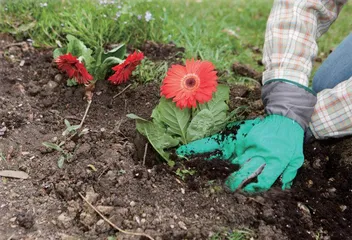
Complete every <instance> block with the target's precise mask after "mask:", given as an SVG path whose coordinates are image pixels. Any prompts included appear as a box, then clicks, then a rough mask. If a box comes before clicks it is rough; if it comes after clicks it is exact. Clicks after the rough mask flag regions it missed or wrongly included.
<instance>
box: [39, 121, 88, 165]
mask: <svg viewBox="0 0 352 240" xmlns="http://www.w3.org/2000/svg"><path fill="white" fill-rule="evenodd" d="M64 123H65V126H66V129H65V131H63V132H62V137H63V139H62V140H61V141H58V142H59V143H56V142H55V143H54V142H43V143H42V145H43V146H45V147H47V148H50V149H53V150H55V151H57V152H59V157H58V160H57V166H58V167H59V168H62V167H63V165H64V162H65V161H67V160H69V159H70V158H72V157H73V154H74V153H72V152H69V151H67V150H66V149H64V148H63V147H62V146H64V145H65V143H66V142H68V141H69V140H71V139H72V138H73V137H74V136H76V135H78V137H80V136H82V135H84V134H87V133H88V129H87V128H84V129H82V130H81V131H79V132H78V130H79V129H80V128H81V127H82V126H81V125H71V123H70V122H69V121H68V120H67V119H65V120H64Z"/></svg>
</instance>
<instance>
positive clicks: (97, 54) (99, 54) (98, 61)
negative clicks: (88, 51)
mask: <svg viewBox="0 0 352 240" xmlns="http://www.w3.org/2000/svg"><path fill="white" fill-rule="evenodd" d="M103 54H104V48H102V47H97V48H96V49H95V51H94V59H95V67H96V68H97V67H99V66H100V64H101V62H102V61H101V59H102V57H103Z"/></svg>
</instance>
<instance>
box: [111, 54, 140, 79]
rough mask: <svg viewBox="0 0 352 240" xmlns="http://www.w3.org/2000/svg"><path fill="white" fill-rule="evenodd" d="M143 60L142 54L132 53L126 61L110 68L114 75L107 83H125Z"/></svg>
mask: <svg viewBox="0 0 352 240" xmlns="http://www.w3.org/2000/svg"><path fill="white" fill-rule="evenodd" d="M143 58H144V54H143V53H142V52H137V51H136V52H134V53H132V54H130V55H128V57H127V58H126V60H125V61H124V62H123V63H121V64H119V65H116V66H115V67H113V68H112V70H114V71H115V73H114V74H113V75H112V76H110V77H109V79H108V80H109V81H110V82H111V83H112V84H120V83H124V82H126V81H127V80H128V79H129V78H130V76H131V74H132V72H133V71H134V70H135V69H136V67H137V66H138V65H139V64H140V63H141V61H142V59H143Z"/></svg>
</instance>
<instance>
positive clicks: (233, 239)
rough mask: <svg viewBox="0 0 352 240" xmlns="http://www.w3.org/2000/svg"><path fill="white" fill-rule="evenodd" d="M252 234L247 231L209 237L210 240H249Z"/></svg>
mask: <svg viewBox="0 0 352 240" xmlns="http://www.w3.org/2000/svg"><path fill="white" fill-rule="evenodd" d="M251 235H253V233H252V232H251V231H249V230H234V231H226V230H224V231H222V232H218V233H216V234H214V235H212V236H211V237H210V240H247V239H248V240H249V239H250V237H251Z"/></svg>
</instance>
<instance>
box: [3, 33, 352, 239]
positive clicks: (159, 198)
mask: <svg viewBox="0 0 352 240" xmlns="http://www.w3.org/2000/svg"><path fill="white" fill-rule="evenodd" d="M0 41H1V42H0V43H1V44H0V76H1V77H0V85H1V88H0V130H1V133H2V134H1V136H0V159H1V161H0V169H1V170H3V169H12V170H22V171H25V172H27V173H28V174H29V175H30V178H29V179H26V180H18V179H9V178H2V179H1V180H2V181H1V182H0V195H1V196H2V197H1V199H0V232H1V236H2V237H3V238H4V239H10V237H12V239H27V238H30V239H32V238H33V239H34V238H36V239H52V238H55V239H88V240H89V239H105V238H107V237H108V236H117V238H118V239H140V238H139V237H135V238H134V237H126V235H124V234H122V233H119V232H118V231H116V229H113V228H112V227H111V226H110V225H108V224H107V223H106V222H105V221H104V220H102V219H100V217H99V216H98V215H97V214H96V213H95V212H94V211H92V209H90V208H89V206H87V205H86V204H85V203H84V202H83V201H82V199H81V198H80V196H79V194H78V193H82V194H83V195H84V196H85V198H87V199H88V201H89V202H90V203H92V204H93V205H94V206H96V207H97V208H98V209H99V211H101V212H102V213H103V214H104V215H105V216H107V217H108V218H109V219H110V220H111V221H112V222H113V223H114V224H116V225H117V226H120V227H122V228H124V229H126V230H129V231H135V232H145V233H147V234H149V235H151V236H153V237H154V238H155V239H159V240H160V239H209V238H210V236H212V235H214V234H215V233H222V232H229V231H233V230H236V229H250V230H251V231H250V234H249V235H248V236H249V237H253V238H255V239H280V240H281V239H316V237H317V235H319V236H321V237H324V238H325V239H351V236H352V231H351V221H352V219H351V216H352V212H351V208H352V205H351V197H352V196H351V193H352V192H351V186H352V182H351V181H352V180H351V174H348V173H349V172H350V170H351V156H352V154H351V150H350V149H352V148H351V143H352V141H351V139H344V140H339V141H335V142H324V143H315V144H314V145H311V146H307V148H306V158H307V161H306V163H305V165H304V167H303V168H302V169H301V170H300V172H299V174H298V176H297V178H296V180H295V183H294V185H293V187H292V189H291V190H287V191H282V190H281V189H280V188H279V187H274V188H273V189H271V190H270V191H269V192H267V193H264V194H257V195H252V196H248V195H246V194H242V193H237V192H236V193H229V192H227V191H224V189H223V187H222V186H223V182H224V178H226V175H228V174H230V173H231V172H233V171H236V168H235V167H234V166H232V165H228V163H226V162H223V161H205V160H203V159H202V158H200V159H196V160H195V161H193V162H192V161H191V162H183V164H184V165H185V166H186V168H188V169H191V170H192V169H194V170H196V173H195V174H194V175H191V176H190V177H189V178H185V180H184V181H183V180H182V179H181V178H180V177H179V176H178V175H176V174H175V171H176V170H177V169H170V168H169V167H168V166H166V165H165V164H162V163H160V161H158V160H157V159H156V156H155V155H152V151H151V149H150V148H148V154H147V156H146V157H145V160H146V161H145V162H143V155H142V157H138V155H140V154H138V151H137V150H136V145H135V144H134V141H135V140H134V139H136V131H135V125H134V124H135V123H134V121H132V120H129V119H127V118H126V114H127V113H131V112H133V113H136V114H138V115H139V116H142V117H145V118H148V117H149V116H150V114H151V111H152V109H153V108H154V106H155V105H156V104H157V102H158V100H159V86H158V85H157V84H156V83H150V84H148V85H143V86H138V87H135V88H129V89H128V90H127V91H125V92H124V93H123V94H121V95H120V96H119V97H117V98H113V96H114V95H116V94H117V93H118V92H120V91H121V90H122V89H123V88H124V87H125V86H124V85H119V86H112V85H110V84H108V83H107V82H106V81H101V82H98V84H97V86H96V90H95V95H94V96H93V103H92V106H91V109H90V112H89V114H88V117H87V120H86V122H85V125H84V127H86V128H88V129H89V131H88V133H87V134H85V135H83V136H80V137H78V138H73V139H71V140H70V141H68V142H66V143H65V144H64V145H63V146H62V147H63V148H64V149H65V150H66V151H70V152H71V153H72V155H73V156H72V158H70V159H67V160H66V161H65V162H64V165H63V168H62V169H59V168H58V166H57V161H58V158H59V156H60V153H59V152H57V151H53V150H50V149H47V148H45V147H43V146H42V142H44V141H49V142H55V141H57V139H58V136H61V134H62V132H63V130H64V129H65V125H64V119H67V120H69V121H70V122H71V124H78V123H79V122H80V119H81V118H82V116H83V114H84V109H85V106H86V101H85V100H84V98H83V96H84V94H83V93H84V89H83V88H82V87H80V86H78V87H67V86H66V85H65V81H66V76H64V75H62V74H61V73H59V72H58V70H57V69H56V67H55V65H53V64H52V60H53V59H52V53H51V50H50V49H49V50H48V49H47V50H45V49H43V50H38V49H33V48H32V47H31V46H30V44H28V43H24V44H23V43H20V44H19V45H16V43H15V42H14V41H13V40H11V39H10V38H0ZM9 44H14V45H9ZM158 46H159V47H160V48H162V46H161V45H158ZM158 46H154V47H150V48H151V49H157V48H158ZM11 47H13V48H11ZM10 48H11V49H10ZM144 50H145V51H148V48H146V49H144ZM150 51H152V50H150ZM153 51H157V50H153ZM177 51H178V50H170V52H177ZM160 52H161V53H159V54H166V53H163V52H162V50H160ZM158 56H159V58H160V59H162V56H163V55H158ZM168 56H170V55H166V56H164V57H165V59H168ZM23 61H24V62H23ZM260 103H261V102H260V89H258V88H256V87H255V88H248V87H244V86H233V87H231V108H232V109H238V108H240V109H239V110H241V109H242V110H243V111H242V110H241V111H239V113H240V114H241V116H242V117H243V118H248V117H251V116H257V115H259V114H261V113H262V112H263V109H262V105H261V104H260ZM4 127H6V130H3V129H5V128H4ZM143 146H145V144H144V145H143ZM149 147H150V146H149ZM143 153H144V151H143ZM189 175H190V174H189Z"/></svg>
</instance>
